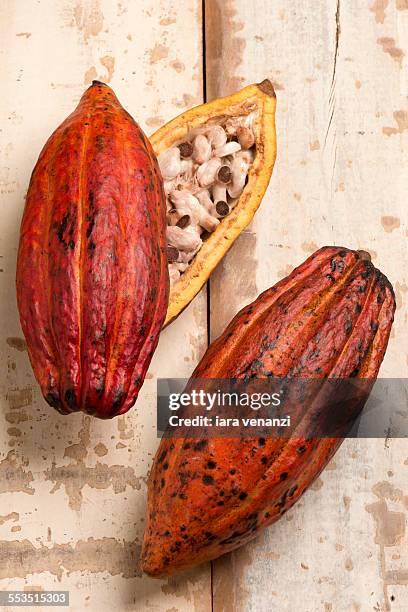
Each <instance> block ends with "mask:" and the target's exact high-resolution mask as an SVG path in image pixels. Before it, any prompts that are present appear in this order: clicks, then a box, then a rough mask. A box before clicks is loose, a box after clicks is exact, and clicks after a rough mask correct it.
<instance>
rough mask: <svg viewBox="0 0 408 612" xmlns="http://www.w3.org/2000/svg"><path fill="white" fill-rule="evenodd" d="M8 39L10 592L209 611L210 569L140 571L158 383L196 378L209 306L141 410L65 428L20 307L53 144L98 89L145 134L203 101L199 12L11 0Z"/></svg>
mask: <svg viewBox="0 0 408 612" xmlns="http://www.w3.org/2000/svg"><path fill="white" fill-rule="evenodd" d="M0 28H1V31H0V45H1V62H0V71H1V83H2V96H1V104H0V107H1V108H0V112H1V119H0V126H1V163H0V181H1V211H2V215H1V246H0V268H1V272H0V288H1V321H2V326H1V334H2V337H1V341H0V342H1V344H0V347H1V361H2V364H4V365H3V367H2V371H1V380H0V384H1V398H0V402H1V411H0V412H1V414H0V418H1V421H2V426H1V431H2V434H1V452H2V461H1V462H0V540H1V542H0V559H1V563H0V588H1V589H11V588H12V589H20V588H21V589H36V588H41V589H65V590H69V591H70V593H71V607H70V609H71V610H75V611H82V610H85V609H90V610H142V609H143V610H144V609H146V610H147V609H149V610H150V609H153V610H169V609H172V610H176V609H177V610H190V609H192V608H194V609H196V610H209V609H211V588H210V568H209V566H207V567H203V568H200V569H199V570H197V571H195V572H193V573H192V574H191V575H190V576H189V577H187V578H186V577H183V579H182V580H170V581H153V580H151V579H149V578H147V577H144V578H142V577H141V576H140V571H139V569H138V552H139V548H140V546H139V544H140V541H141V537H142V533H143V521H144V513H145V494H146V486H145V485H146V475H147V472H148V469H149V467H150V461H151V458H152V455H153V453H154V452H155V449H156V446H157V442H158V441H157V439H156V433H155V418H156V414H155V384H156V383H155V377H156V375H157V374H158V373H159V372H160V374H161V375H162V376H163V375H169V376H170V375H173V376H175V375H181V376H188V375H189V374H190V372H191V370H192V368H193V367H194V364H195V363H196V362H197V360H198V359H199V357H200V355H201V353H202V351H203V350H204V348H205V345H206V303H205V295H201V296H200V297H199V298H198V299H197V300H195V302H194V304H193V305H192V306H191V307H190V308H189V309H188V311H187V312H186V313H184V314H183V317H182V318H180V320H179V321H177V322H176V323H175V324H173V325H172V327H171V328H170V329H168V330H166V331H165V332H164V334H163V336H162V338H161V341H160V346H159V349H158V351H157V353H156V355H155V358H154V362H153V363H152V365H151V367H150V373H149V375H148V378H149V380H147V381H146V384H145V385H144V387H143V392H142V394H141V396H140V398H139V400H138V402H137V408H135V409H134V410H133V411H132V412H130V413H129V414H128V415H126V416H123V417H120V418H119V419H116V420H113V421H110V422H100V421H97V420H93V419H92V420H91V419H89V418H87V417H82V416H81V415H72V416H71V417H69V418H63V417H61V416H59V415H58V414H57V413H56V412H54V411H53V410H52V409H50V408H49V407H48V406H47V405H46V404H45V402H44V401H43V400H42V399H41V397H40V394H39V391H38V387H37V384H36V382H35V380H34V377H33V374H32V371H31V368H30V365H29V362H28V357H27V352H26V350H25V345H24V341H23V339H22V334H21V330H20V326H19V323H18V317H17V310H16V303H15V297H14V294H15V290H14V276H15V261H16V252H17V240H18V229H19V222H20V218H21V214H22V209H23V204H24V193H25V191H26V189H27V185H28V180H29V177H30V173H31V170H32V168H33V165H34V163H35V161H36V158H37V156H38V154H39V151H40V149H41V147H42V146H43V144H44V142H45V140H46V138H47V137H48V136H49V134H50V133H51V131H52V130H53V129H54V128H55V127H56V126H57V125H58V124H59V123H60V122H61V120H62V119H64V118H65V116H66V115H67V114H68V113H69V112H71V111H72V110H73V108H74V106H75V105H76V103H77V101H78V99H79V97H80V95H81V94H82V92H83V90H84V88H85V86H87V85H88V84H89V83H90V81H91V80H92V79H93V78H99V79H101V80H103V81H106V82H109V83H110V84H111V85H112V86H113V87H114V89H115V91H116V93H117V95H118V97H119V99H120V100H121V102H122V103H123V105H124V106H125V107H126V108H127V109H128V110H129V111H130V112H131V113H132V115H133V116H134V117H135V118H136V119H137V120H138V121H139V122H140V123H141V126H142V127H143V128H144V129H145V130H146V132H147V133H151V132H153V131H154V130H155V129H156V127H157V126H159V125H161V124H162V123H163V122H164V121H166V120H168V119H170V118H172V117H173V116H175V115H177V114H178V113H179V112H181V111H182V110H183V109H185V108H188V107H190V106H193V105H195V104H197V103H198V102H200V101H201V100H202V41H201V36H202V28H201V2H198V1H192V0H177V1H175V0H174V1H169V2H165V1H163V2H156V1H153V0H151V1H149V2H132V1H131V0H122V1H121V2H120V3H116V2H110V1H109V0H103V1H102V0H78V2H71V1H69V0H45V1H41V2H37V1H35V0H24V1H23V2H15V1H14V0H9V1H7V0H3V2H2V11H1V20H0ZM169 355H171V358H169ZM50 609H54V608H50Z"/></svg>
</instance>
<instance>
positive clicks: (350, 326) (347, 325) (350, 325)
mask: <svg viewBox="0 0 408 612" xmlns="http://www.w3.org/2000/svg"><path fill="white" fill-rule="evenodd" d="M344 329H345V330H346V334H350V333H351V330H352V329H353V323H352V322H351V321H350V320H349V321H346V323H345V325H344Z"/></svg>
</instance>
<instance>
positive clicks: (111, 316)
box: [17, 81, 168, 418]
mask: <svg viewBox="0 0 408 612" xmlns="http://www.w3.org/2000/svg"><path fill="white" fill-rule="evenodd" d="M165 214H166V213H165V199H164V193H163V186H162V179H161V175H160V172H159V169H158V165H157V160H156V158H155V155H154V152H153V150H152V147H151V145H150V143H149V141H148V140H147V138H146V137H145V136H144V134H143V132H142V131H141V129H140V128H139V126H138V125H137V124H136V123H135V122H134V120H133V119H132V117H131V116H130V115H129V114H128V113H127V112H126V111H125V110H124V109H123V107H122V106H121V105H120V103H119V101H118V99H117V98H116V96H115V94H114V93H113V91H112V90H111V89H110V87H108V86H107V85H105V84H103V83H100V82H98V81H94V82H93V84H92V85H91V87H89V89H87V91H86V92H85V93H84V95H83V96H82V98H81V100H80V102H79V105H78V107H77V108H76V109H75V111H74V112H73V113H72V114H71V115H70V116H69V117H68V118H67V119H66V120H65V121H64V122H63V123H62V124H61V125H60V126H59V127H58V128H57V129H56V131H55V132H54V133H53V134H52V136H51V137H50V138H49V140H48V142H47V143H46V145H45V146H44V148H43V150H42V152H41V154H40V157H39V159H38V162H37V164H36V166H35V168H34V171H33V174H32V177H31V181H30V185H29V189H28V194H27V200H26V205H25V210H24V215H23V220H22V224H21V236H20V246H19V252H18V263H17V299H18V307H19V312H20V320H21V325H22V328H23V332H24V335H25V337H26V340H27V346H28V354H29V357H30V361H31V364H32V367H33V369H34V373H35V376H36V378H37V380H38V382H39V384H40V387H41V390H42V393H43V395H44V397H45V399H46V400H47V402H48V403H49V404H51V406H53V407H54V408H56V409H57V410H58V411H59V412H61V413H64V414H65V413H70V412H73V411H77V410H83V411H84V412H87V413H88V414H93V415H95V416H98V417H101V418H108V417H112V416H115V415H117V414H123V413H124V412H126V411H127V410H129V408H130V407H131V406H132V405H133V403H134V402H135V400H136V397H137V394H138V391H139V389H140V387H141V385H142V383H143V379H144V377H145V374H146V370H147V368H148V365H149V363H150V360H151V357H152V354H153V351H154V349H155V347H156V345H157V342H158V337H159V333H160V329H161V327H162V323H163V320H164V317H165V314H166V310H167V302H168V270H167V263H166V254H165V244H166V243H165V231H166V221H165Z"/></svg>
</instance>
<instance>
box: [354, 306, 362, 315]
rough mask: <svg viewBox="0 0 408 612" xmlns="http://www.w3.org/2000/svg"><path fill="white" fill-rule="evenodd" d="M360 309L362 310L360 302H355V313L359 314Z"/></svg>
mask: <svg viewBox="0 0 408 612" xmlns="http://www.w3.org/2000/svg"><path fill="white" fill-rule="evenodd" d="M362 310H363V307H362V306H361V304H356V312H357V314H359V313H360V312H361V311H362Z"/></svg>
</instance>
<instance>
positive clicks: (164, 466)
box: [163, 461, 169, 470]
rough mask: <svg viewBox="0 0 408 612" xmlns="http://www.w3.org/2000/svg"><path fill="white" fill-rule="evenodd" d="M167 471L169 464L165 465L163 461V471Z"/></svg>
mask: <svg viewBox="0 0 408 612" xmlns="http://www.w3.org/2000/svg"><path fill="white" fill-rule="evenodd" d="M168 469H169V464H168V463H167V461H165V463H163V470H168Z"/></svg>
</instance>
